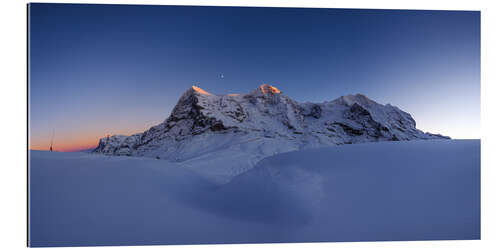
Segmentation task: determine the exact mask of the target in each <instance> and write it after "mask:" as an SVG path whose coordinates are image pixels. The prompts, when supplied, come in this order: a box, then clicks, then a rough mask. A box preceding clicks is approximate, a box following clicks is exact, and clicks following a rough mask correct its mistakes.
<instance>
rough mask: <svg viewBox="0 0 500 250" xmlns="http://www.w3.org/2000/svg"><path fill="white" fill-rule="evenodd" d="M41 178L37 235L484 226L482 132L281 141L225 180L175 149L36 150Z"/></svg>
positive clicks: (403, 233)
mask: <svg viewBox="0 0 500 250" xmlns="http://www.w3.org/2000/svg"><path fill="white" fill-rule="evenodd" d="M208 160H210V159H207V161H208ZM212 160H215V159H212ZM30 181H31V182H30V205H31V206H30V210H29V213H30V245H31V246H89V245H138V244H202V243H264V242H318V241H378V240H444V239H454V240H456V239H461V240H465V239H479V238H480V141H479V140H427V141H404V142H403V141H399V142H377V143H364V144H352V145H343V146H328V147H324V148H315V149H306V150H300V151H294V152H288V153H282V154H277V155H274V156H271V157H267V158H265V159H263V160H262V161H260V162H259V163H258V164H257V165H256V166H255V167H254V168H252V169H251V170H249V171H247V172H245V173H243V174H241V175H238V176H236V177H234V178H232V179H231V180H230V181H229V182H228V183H226V184H223V185H221V184H215V183H214V182H212V181H207V178H206V176H204V174H203V173H201V172H197V171H196V172H195V171H192V170H191V169H190V168H186V167H185V166H182V165H179V164H176V163H172V162H169V161H164V160H155V159H152V158H144V157H137V158H136V157H116V156H105V155H99V154H88V153H58V152H52V153H51V152H40V151H31V152H30Z"/></svg>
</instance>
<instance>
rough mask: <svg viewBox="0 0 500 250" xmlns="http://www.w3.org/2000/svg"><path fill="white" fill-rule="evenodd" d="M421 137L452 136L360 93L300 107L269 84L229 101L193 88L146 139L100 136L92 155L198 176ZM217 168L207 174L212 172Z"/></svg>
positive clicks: (231, 96)
mask: <svg viewBox="0 0 500 250" xmlns="http://www.w3.org/2000/svg"><path fill="white" fill-rule="evenodd" d="M420 139H424V140H425V139H449V137H446V136H442V135H436V134H430V133H424V132H422V131H420V130H418V129H417V128H416V123H415V120H414V119H413V118H412V117H411V115H410V114H408V113H406V112H404V111H402V110H400V109H399V108H397V107H395V106H392V105H390V104H386V105H381V104H378V103H376V102H374V101H372V100H370V99H368V98H367V97H366V96H364V95H361V94H357V95H347V96H341V97H340V98H337V99H335V100H333V101H329V102H323V103H298V102H296V101H294V100H292V99H291V98H289V97H288V96H286V95H285V94H283V93H282V92H281V91H280V90H279V89H277V88H276V87H273V86H270V85H266V84H264V85H261V86H259V88H257V89H255V90H253V91H251V92H250V93H247V94H228V95H216V94H211V93H209V92H207V91H205V90H203V89H201V88H199V87H196V86H193V87H192V88H190V89H188V90H187V91H185V93H184V94H183V95H182V96H181V98H180V99H179V101H178V103H177V105H176V106H175V108H174V109H173V111H172V113H171V115H170V117H168V118H167V119H166V120H165V121H164V122H162V123H160V124H159V125H156V126H153V127H151V128H150V129H149V130H147V131H145V132H143V133H138V134H134V135H131V136H123V135H114V136H110V137H107V138H102V139H100V141H99V145H98V146H97V148H96V149H94V151H93V152H95V153H102V154H107V155H127V156H144V157H155V158H159V159H165V160H170V161H175V162H179V163H182V164H186V165H187V166H190V167H195V168H197V169H200V170H201V171H204V170H203V168H204V166H209V165H210V166H217V165H224V167H221V169H220V172H219V175H223V176H234V175H236V174H239V173H241V172H244V171H246V170H248V169H249V168H251V167H252V166H254V165H255V164H256V163H257V162H258V161H259V160H261V159H262V158H264V157H267V156H270V155H274V154H277V153H282V152H287V151H293V150H299V149H303V148H312V147H319V146H326V145H340V144H351V143H362V142H375V141H400V140H420ZM228 162H230V163H231V164H227V163H228ZM221 163H224V164H221ZM198 167H199V168H198ZM215 169H217V168H216V167H211V168H210V171H212V172H211V173H212V174H214V172H213V171H214V170H215ZM216 172H217V171H216ZM219 177H220V176H219ZM220 178H223V179H224V177H220Z"/></svg>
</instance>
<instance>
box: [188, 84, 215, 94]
mask: <svg viewBox="0 0 500 250" xmlns="http://www.w3.org/2000/svg"><path fill="white" fill-rule="evenodd" d="M191 89H192V90H193V91H194V92H196V93H200V94H202V95H212V94H210V93H208V92H207V91H205V90H204V89H202V88H200V87H198V86H195V85H193V86H192V87H191Z"/></svg>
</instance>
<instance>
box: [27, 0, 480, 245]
mask: <svg viewBox="0 0 500 250" xmlns="http://www.w3.org/2000/svg"><path fill="white" fill-rule="evenodd" d="M27 8H28V29H27V32H28V78H29V79H28V126H29V127H28V140H29V145H28V147H29V148H28V185H29V187H28V227H29V228H28V245H29V246H30V247H54V246H112V245H116V246H122V245H169V244H230V243H240V244H243V243H284V242H288V243H294V242H345V241H349V242H355V241H415V240H475V239H480V237H481V235H480V184H481V182H480V12H479V11H440V10H371V9H321V8H268V7H266V8H264V7H201V6H161V5H157V6H155V5H106V4H43V3H32V4H29V5H28V7H27Z"/></svg>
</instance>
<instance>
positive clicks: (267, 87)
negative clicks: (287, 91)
mask: <svg viewBox="0 0 500 250" xmlns="http://www.w3.org/2000/svg"><path fill="white" fill-rule="evenodd" d="M259 88H260V92H262V94H268V93H272V94H279V93H281V91H280V90H279V89H278V88H276V87H274V86H271V85H268V84H262V85H260V86H259Z"/></svg>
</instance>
